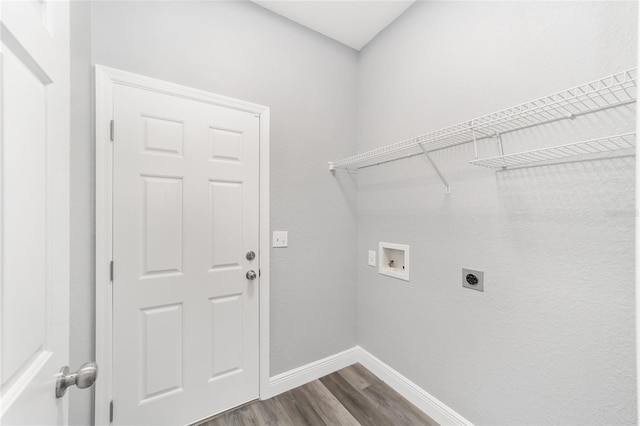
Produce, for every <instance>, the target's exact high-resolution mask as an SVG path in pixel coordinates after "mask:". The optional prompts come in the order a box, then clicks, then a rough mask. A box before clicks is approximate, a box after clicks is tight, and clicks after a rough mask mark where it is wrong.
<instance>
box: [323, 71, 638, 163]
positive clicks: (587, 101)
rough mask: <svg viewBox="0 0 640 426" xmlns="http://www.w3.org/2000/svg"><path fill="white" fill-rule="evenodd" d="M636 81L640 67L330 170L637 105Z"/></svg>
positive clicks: (370, 153)
mask: <svg viewBox="0 0 640 426" xmlns="http://www.w3.org/2000/svg"><path fill="white" fill-rule="evenodd" d="M636 80H637V69H636V68H633V69H630V70H626V71H622V72H619V73H616V74H613V75H610V76H608V77H604V78H601V79H598V80H595V81H592V82H590V83H586V84H581V85H579V86H576V87H573V88H570V89H567V90H563V91H561V92H557V93H554V94H552V95H548V96H544V97H542V98H539V99H535V100H533V101H529V102H526V103H523V104H520V105H516V106H514V107H511V108H506V109H503V110H501V111H498V112H494V113H492V114H488V115H484V116H482V117H478V118H474V119H472V120H469V121H465V122H463V123H460V124H456V125H453V126H450V127H446V128H444V129H440V130H437V131H435V132H431V133H427V134H424V135H421V136H417V137H415V138H411V139H407V140H404V141H401V142H397V143H394V144H391V145H387V146H384V147H382V148H377V149H374V150H371V151H367V152H364V153H362V154H358V155H354V156H351V157H347V158H344V159H342V160H338V161H333V162H329V170H334V169H337V168H355V169H359V168H363V167H369V166H371V165H376V164H381V163H384V162H388V161H393V160H394V159H400V158H406V157H408V156H413V155H416V154H418V153H420V152H421V151H422V150H425V151H427V152H431V151H436V150H439V149H444V148H448V147H451V146H454V145H459V144H463V143H468V142H473V141H474V140H477V139H482V138H487V137H491V136H493V135H495V134H500V133H507V132H512V131H515V130H520V129H524V128H527V127H531V126H535V125H538V124H544V123H549V122H552V121H557V120H562V119H567V118H573V117H576V116H579V115H583V114H587V113H590V112H595V111H600V110H603V109H607V108H611V107H615V106H619V105H625V104H629V103H633V102H636ZM378 160H380V161H378Z"/></svg>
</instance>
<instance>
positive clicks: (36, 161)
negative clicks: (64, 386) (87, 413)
mask: <svg viewBox="0 0 640 426" xmlns="http://www.w3.org/2000/svg"><path fill="white" fill-rule="evenodd" d="M0 21H1V25H0V38H1V39H2V51H1V52H2V56H1V60H2V65H1V67H2V76H1V79H0V85H1V89H0V93H1V94H0V97H1V104H0V105H1V106H0V108H1V114H0V115H1V120H2V121H1V125H0V127H1V129H2V132H1V133H2V143H1V150H0V156H1V157H0V158H1V163H0V235H1V237H0V272H1V280H2V283H1V285H2V288H1V295H2V296H1V302H0V310H1V312H0V314H1V318H2V319H1V326H0V329H1V331H0V337H1V339H0V345H1V355H0V356H1V359H2V361H1V366H0V372H1V373H0V377H1V381H2V390H1V396H0V423H2V424H4V425H14V424H37V425H50V424H66V423H67V417H68V413H67V411H68V408H67V407H68V402H67V400H68V398H59V399H58V398H56V396H55V385H56V376H57V374H58V371H59V370H60V367H62V366H64V365H66V364H67V363H68V360H69V300H68V297H69V283H68V280H69V12H68V3H67V2H62V1H55V2H54V1H28V0H25V1H16V2H11V1H2V2H1V3H0Z"/></svg>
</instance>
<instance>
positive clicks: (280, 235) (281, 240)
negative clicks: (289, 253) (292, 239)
mask: <svg viewBox="0 0 640 426" xmlns="http://www.w3.org/2000/svg"><path fill="white" fill-rule="evenodd" d="M288 240H289V232H287V231H273V247H287V241H288Z"/></svg>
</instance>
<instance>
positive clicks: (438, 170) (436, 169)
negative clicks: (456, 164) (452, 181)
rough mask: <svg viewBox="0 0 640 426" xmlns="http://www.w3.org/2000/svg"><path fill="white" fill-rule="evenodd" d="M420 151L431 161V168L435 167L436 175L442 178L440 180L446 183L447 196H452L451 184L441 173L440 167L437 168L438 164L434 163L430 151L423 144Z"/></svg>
mask: <svg viewBox="0 0 640 426" xmlns="http://www.w3.org/2000/svg"><path fill="white" fill-rule="evenodd" d="M420 149H421V150H422V153H423V154H424V156H425V157H427V160H429V162H430V163H431V166H433V169H434V170H435V171H436V173H438V176H440V180H441V181H442V183H444V187H445V188H446V192H447V194H450V193H451V187H450V186H449V183H448V182H447V180H446V179H445V178H444V176H443V175H442V173H441V172H440V169H439V168H438V166H436V163H434V162H433V159H432V158H431V155H429V151H427V149H426V148H425V147H424V146H422V144H420Z"/></svg>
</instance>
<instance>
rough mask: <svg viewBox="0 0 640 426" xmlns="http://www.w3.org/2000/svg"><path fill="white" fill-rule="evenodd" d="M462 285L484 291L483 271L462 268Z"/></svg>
mask: <svg viewBox="0 0 640 426" xmlns="http://www.w3.org/2000/svg"><path fill="white" fill-rule="evenodd" d="M462 287H465V288H470V289H471V290H477V291H484V271H478V270H476V269H469V268H462Z"/></svg>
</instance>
